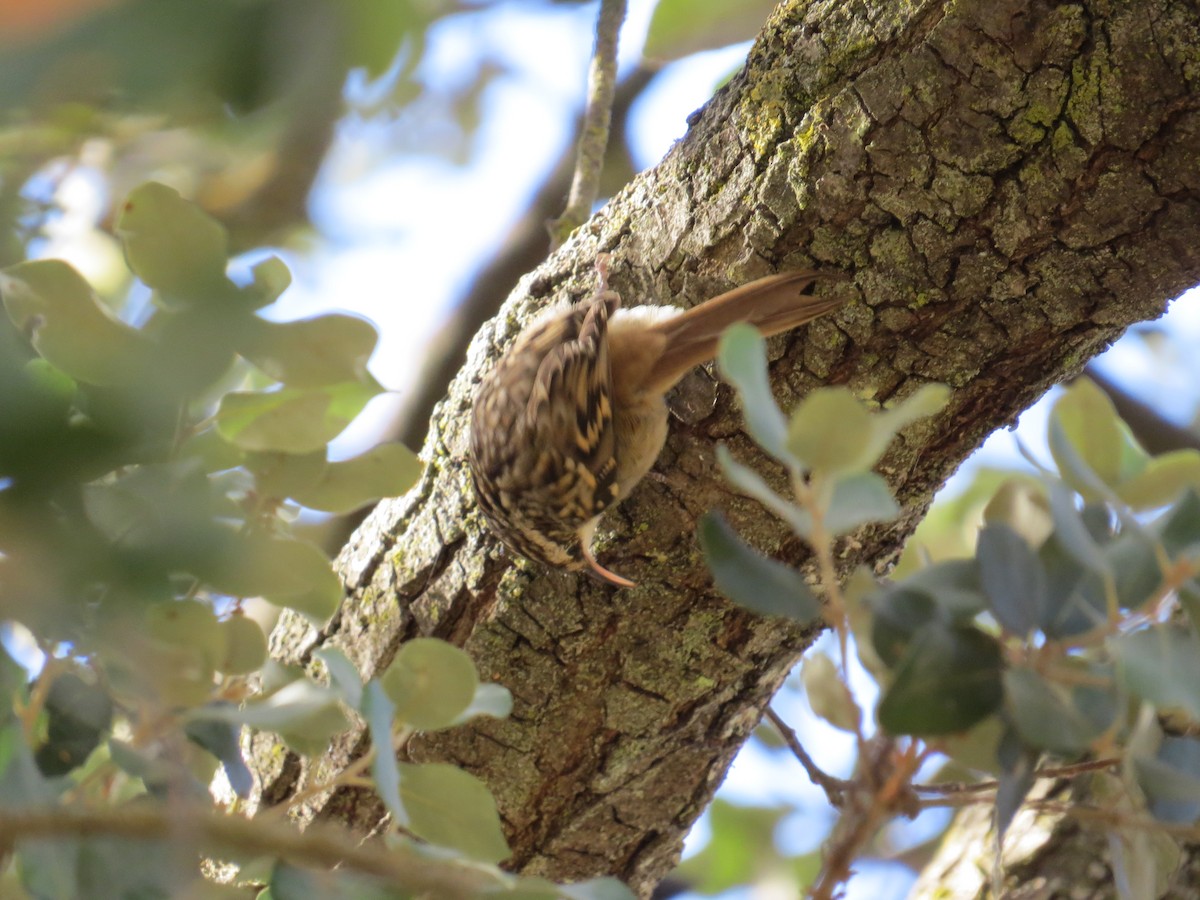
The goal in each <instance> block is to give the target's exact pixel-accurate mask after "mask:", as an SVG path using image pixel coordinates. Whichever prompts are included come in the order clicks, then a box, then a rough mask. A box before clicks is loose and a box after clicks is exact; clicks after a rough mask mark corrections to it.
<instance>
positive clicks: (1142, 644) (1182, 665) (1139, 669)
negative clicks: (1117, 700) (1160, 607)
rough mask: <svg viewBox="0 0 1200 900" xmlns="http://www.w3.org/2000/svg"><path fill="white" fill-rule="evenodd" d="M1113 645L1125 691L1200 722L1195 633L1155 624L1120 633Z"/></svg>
mask: <svg viewBox="0 0 1200 900" xmlns="http://www.w3.org/2000/svg"><path fill="white" fill-rule="evenodd" d="M1111 645H1112V649H1113V653H1114V655H1115V656H1116V659H1117V674H1118V677H1119V678H1120V681H1121V684H1122V685H1123V686H1124V687H1125V689H1126V690H1128V691H1129V692H1130V693H1132V694H1134V695H1136V696H1138V697H1141V698H1142V699H1143V700H1147V701H1149V702H1150V703H1153V704H1154V705H1155V706H1157V707H1158V708H1159V709H1162V710H1168V709H1179V710H1183V711H1184V712H1186V713H1187V714H1188V716H1189V717H1191V719H1192V720H1194V721H1200V640H1197V638H1196V635H1194V634H1192V633H1191V632H1189V631H1184V630H1183V629H1180V628H1173V627H1170V626H1166V625H1156V626H1152V627H1150V628H1144V629H1142V630H1141V631H1135V632H1133V633H1131V634H1123V635H1118V636H1117V637H1115V638H1113V639H1112V642H1111Z"/></svg>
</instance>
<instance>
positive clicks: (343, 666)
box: [313, 645, 390, 709]
mask: <svg viewBox="0 0 1200 900" xmlns="http://www.w3.org/2000/svg"><path fill="white" fill-rule="evenodd" d="M313 656H315V657H316V658H317V659H319V660H321V662H323V663H324V664H325V669H326V671H328V672H329V685H330V687H332V688H333V689H334V690H335V691H337V694H338V696H339V697H341V698H342V700H344V701H345V703H346V705H347V706H350V707H352V708H354V709H359V708H360V707H361V706H362V696H363V680H362V676H361V675H360V674H359V673H358V667H357V666H356V665H354V663H352V662H351V661H350V657H348V656H346V654H345V653H344V652H343V651H342V650H341V649H340V648H339V647H332V646H329V645H326V646H324V647H321V648H320V649H319V650H314V651H313ZM389 708H390V707H389Z"/></svg>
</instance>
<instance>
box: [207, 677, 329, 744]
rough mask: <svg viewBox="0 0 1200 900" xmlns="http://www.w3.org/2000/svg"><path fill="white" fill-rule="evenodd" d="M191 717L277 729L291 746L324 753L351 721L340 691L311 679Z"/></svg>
mask: <svg viewBox="0 0 1200 900" xmlns="http://www.w3.org/2000/svg"><path fill="white" fill-rule="evenodd" d="M189 719H193V720H197V721H204V720H215V721H218V722H233V723H235V724H239V725H249V726H250V727H251V728H258V729H262V730H266V731H274V732H275V733H276V734H278V735H279V736H280V737H282V738H283V739H284V741H285V742H287V744H288V746H290V747H292V748H293V749H294V750H296V751H298V752H300V753H304V754H306V755H317V754H320V753H324V752H325V750H326V749H327V748H328V745H329V739H330V738H331V737H333V735H335V734H337V733H338V732H340V731H344V730H345V729H346V727H347V725H348V724H349V723H348V722H347V721H346V714H345V713H343V712H342V709H341V706H340V704H339V702H338V696H337V693H336V692H335V691H333V690H332V689H330V688H327V687H322V686H321V685H318V684H314V683H313V682H311V681H309V680H307V679H299V680H297V681H293V682H292V683H291V684H287V685H284V686H283V687H281V688H280V689H279V690H277V691H276V692H275V693H273V694H271V695H270V696H268V697H264V698H263V699H262V700H257V701H254V702H251V703H247V704H246V705H245V706H242V707H235V706H232V705H222V706H215V705H209V706H204V707H201V708H199V709H195V710H192V712H191V713H190V715H189Z"/></svg>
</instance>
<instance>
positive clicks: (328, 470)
mask: <svg viewBox="0 0 1200 900" xmlns="http://www.w3.org/2000/svg"><path fill="white" fill-rule="evenodd" d="M421 468H422V466H421V461H420V459H418V458H417V455H416V454H415V453H413V452H412V451H411V450H409V449H408V448H407V447H405V446H404V445H403V444H399V443H389V444H378V445H376V446H374V447H372V448H371V449H370V450H368V451H367V452H366V453H363V454H360V455H359V456H356V457H354V458H352V459H347V460H343V461H341V462H331V463H327V464H326V465H325V468H324V471H323V473H322V475H321V477H320V478H319V479H318V480H316V481H314V482H310V483H309V484H307V485H303V486H297V487H296V488H295V489H294V490H293V491H292V492H291V494H290V496H291V497H292V498H293V499H295V500H296V501H297V502H299V503H303V504H304V505H305V506H307V507H309V508H310V509H319V510H321V511H322V512H330V513H337V514H339V515H345V514H346V513H348V512H352V511H353V510H356V509H358V508H359V507H361V506H365V505H366V504H368V503H374V502H375V501H376V500H379V499H380V498H382V497H399V496H400V495H401V494H404V493H405V492H407V491H408V489H409V488H411V487H412V486H413V485H414V484H416V483H417V479H418V478H420V477H421Z"/></svg>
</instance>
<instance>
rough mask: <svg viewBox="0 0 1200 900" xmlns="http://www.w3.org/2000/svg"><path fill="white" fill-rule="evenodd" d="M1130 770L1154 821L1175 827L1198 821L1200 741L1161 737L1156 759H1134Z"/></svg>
mask: <svg viewBox="0 0 1200 900" xmlns="http://www.w3.org/2000/svg"><path fill="white" fill-rule="evenodd" d="M1133 769H1134V772H1135V774H1136V775H1137V781H1138V785H1139V786H1140V787H1141V789H1142V791H1143V792H1144V793H1145V794H1146V799H1147V801H1149V805H1150V812H1151V814H1152V815H1153V816H1154V818H1156V819H1158V820H1159V821H1160V822H1170V823H1173V824H1178V825H1191V824H1194V823H1195V822H1196V821H1197V820H1200V740H1197V739H1196V738H1195V737H1166V738H1163V741H1162V745H1161V746H1160V748H1159V750H1158V754H1157V756H1156V757H1142V756H1134V757H1133Z"/></svg>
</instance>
